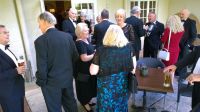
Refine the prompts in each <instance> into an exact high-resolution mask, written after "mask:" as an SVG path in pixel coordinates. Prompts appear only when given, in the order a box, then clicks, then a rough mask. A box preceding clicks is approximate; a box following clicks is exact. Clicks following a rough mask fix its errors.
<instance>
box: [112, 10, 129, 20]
mask: <svg viewBox="0 0 200 112" xmlns="http://www.w3.org/2000/svg"><path fill="white" fill-rule="evenodd" d="M118 15H122V16H123V18H124V19H126V11H125V10H124V9H118V10H117V11H116V12H115V17H116V16H118Z"/></svg>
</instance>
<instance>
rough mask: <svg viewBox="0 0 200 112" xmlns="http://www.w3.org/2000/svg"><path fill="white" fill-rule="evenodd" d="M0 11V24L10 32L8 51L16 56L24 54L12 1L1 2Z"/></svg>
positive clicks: (2, 0)
mask: <svg viewBox="0 0 200 112" xmlns="http://www.w3.org/2000/svg"><path fill="white" fill-rule="evenodd" d="M0 10H1V14H0V24H3V25H5V26H6V28H7V29H8V30H9V32H10V49H11V50H12V51H13V52H14V54H15V55H16V56H19V55H20V54H24V49H23V44H22V36H21V33H20V30H19V23H18V20H17V15H16V12H15V11H16V8H15V5H14V1H13V0H1V4H0Z"/></svg>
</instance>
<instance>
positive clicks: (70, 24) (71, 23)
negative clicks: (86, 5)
mask: <svg viewBox="0 0 200 112" xmlns="http://www.w3.org/2000/svg"><path fill="white" fill-rule="evenodd" d="M68 15H69V18H68V19H66V20H64V21H63V23H62V30H63V31H64V32H67V33H69V34H70V35H71V36H72V37H73V40H74V41H75V40H76V38H77V37H76V34H75V28H76V24H77V22H76V19H77V10H76V9H74V8H70V9H69V11H68Z"/></svg>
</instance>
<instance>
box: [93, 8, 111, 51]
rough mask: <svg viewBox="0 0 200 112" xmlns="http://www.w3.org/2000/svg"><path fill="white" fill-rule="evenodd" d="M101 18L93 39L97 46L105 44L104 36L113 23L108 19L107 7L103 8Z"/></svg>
mask: <svg viewBox="0 0 200 112" xmlns="http://www.w3.org/2000/svg"><path fill="white" fill-rule="evenodd" d="M101 19H102V21H101V22H100V23H99V24H97V25H95V26H94V35H93V40H94V44H95V45H96V48H98V47H100V46H102V45H103V38H104V35H105V33H106V31H107V29H108V27H109V26H110V25H111V24H113V23H111V22H109V21H108V19H109V12H108V10H106V9H103V10H102V12H101Z"/></svg>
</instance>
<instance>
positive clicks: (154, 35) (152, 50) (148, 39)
mask: <svg viewBox="0 0 200 112" xmlns="http://www.w3.org/2000/svg"><path fill="white" fill-rule="evenodd" d="M148 20H149V22H148V23H146V24H145V29H146V36H145V39H144V57H153V58H157V54H158V50H159V49H160V48H161V44H162V43H161V39H160V38H161V36H162V34H163V32H164V24H162V23H160V22H158V21H157V20H156V14H155V13H154V12H150V13H149V14H148Z"/></svg>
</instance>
